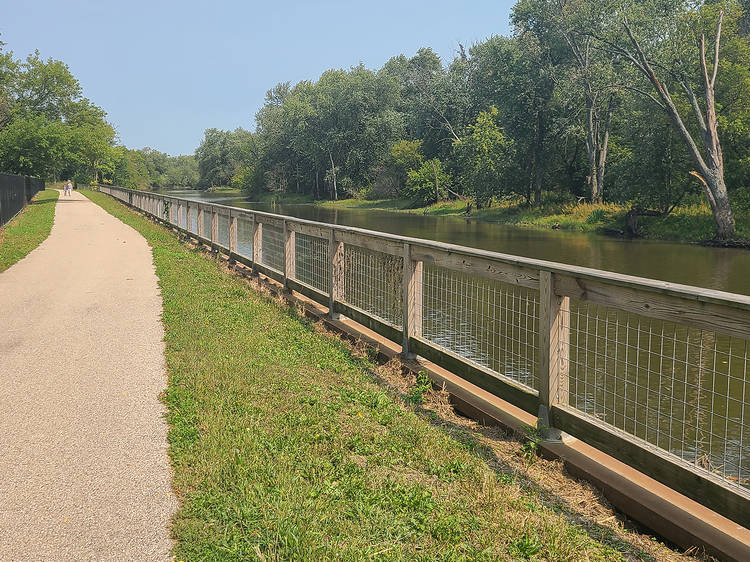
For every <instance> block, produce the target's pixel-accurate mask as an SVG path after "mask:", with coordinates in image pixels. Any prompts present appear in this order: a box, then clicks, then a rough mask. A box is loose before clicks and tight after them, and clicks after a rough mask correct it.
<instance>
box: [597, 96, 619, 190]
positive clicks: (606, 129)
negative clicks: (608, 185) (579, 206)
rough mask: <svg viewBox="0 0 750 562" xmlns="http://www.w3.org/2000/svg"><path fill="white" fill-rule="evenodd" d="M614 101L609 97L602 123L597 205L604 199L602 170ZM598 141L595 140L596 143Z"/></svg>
mask: <svg viewBox="0 0 750 562" xmlns="http://www.w3.org/2000/svg"><path fill="white" fill-rule="evenodd" d="M614 100H615V96H614V95H612V96H610V97H609V104H608V105H607V118H606V120H605V121H604V136H603V138H602V141H601V143H600V144H599V147H598V149H599V164H598V166H597V168H596V173H597V178H596V184H597V186H598V187H599V199H598V200H597V203H601V202H602V199H603V198H604V197H603V190H604V169H605V168H606V166H607V148H608V146H609V129H610V125H611V124H612V110H613V108H614ZM598 140H599V139H597V141H598Z"/></svg>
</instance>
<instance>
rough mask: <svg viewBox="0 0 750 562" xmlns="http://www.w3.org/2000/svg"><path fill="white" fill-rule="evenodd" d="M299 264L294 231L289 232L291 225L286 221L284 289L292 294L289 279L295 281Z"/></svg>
mask: <svg viewBox="0 0 750 562" xmlns="http://www.w3.org/2000/svg"><path fill="white" fill-rule="evenodd" d="M296 263H297V247H296V237H295V232H294V231H293V230H289V225H288V223H287V221H286V219H284V289H285V290H286V291H288V292H291V289H290V288H289V279H295V278H296V275H297V271H296Z"/></svg>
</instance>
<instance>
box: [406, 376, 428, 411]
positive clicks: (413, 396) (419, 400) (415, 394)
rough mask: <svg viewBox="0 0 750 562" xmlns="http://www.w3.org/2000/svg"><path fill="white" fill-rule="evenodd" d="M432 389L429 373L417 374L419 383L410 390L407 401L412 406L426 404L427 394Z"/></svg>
mask: <svg viewBox="0 0 750 562" xmlns="http://www.w3.org/2000/svg"><path fill="white" fill-rule="evenodd" d="M431 388H432V382H431V381H430V377H428V376H427V372H426V371H420V372H419V373H417V382H416V384H415V385H414V386H412V387H411V388H410V389H409V392H408V394H407V395H406V399H407V400H408V401H409V402H411V403H412V404H424V402H425V394H426V393H427V391H428V390H430V389H431Z"/></svg>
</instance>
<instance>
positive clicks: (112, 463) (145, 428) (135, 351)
mask: <svg viewBox="0 0 750 562" xmlns="http://www.w3.org/2000/svg"><path fill="white" fill-rule="evenodd" d="M161 310H162V303H161V297H160V294H159V288H158V285H157V278H156V274H155V272H154V266H153V262H152V256H151V250H150V248H149V246H148V245H147V243H146V241H145V239H144V238H143V237H142V236H141V235H140V234H138V233H137V232H136V231H135V230H133V229H132V228H130V227H129V226H126V225H124V224H123V223H121V222H120V221H118V220H117V219H115V218H114V217H112V216H111V215H109V214H107V213H106V212H105V211H104V210H102V209H101V208H99V207H98V206H97V205H95V204H94V203H91V202H90V201H89V200H88V199H86V198H85V197H83V196H82V195H80V194H78V193H73V195H72V197H63V196H62V195H61V196H60V200H59V202H58V203H57V208H56V212H55V223H54V226H53V228H52V232H51V234H50V236H49V238H47V239H46V240H45V241H44V242H43V243H42V244H41V245H40V246H39V247H38V248H37V249H35V250H34V251H33V252H31V253H30V254H29V255H28V256H26V258H24V259H23V260H21V261H20V262H18V263H17V264H15V265H14V266H12V267H11V268H9V269H8V270H7V271H5V272H3V273H0V560H3V561H6V560H169V559H170V550H171V548H172V541H171V538H170V531H169V525H170V519H171V516H172V514H173V513H174V512H175V510H176V508H177V502H176V500H175V498H174V496H173V494H172V488H171V469H170V466H169V460H168V457H167V424H166V422H165V421H164V414H165V408H164V405H163V404H162V403H161V402H160V400H159V393H161V392H162V391H163V390H164V389H165V387H166V373H165V364H164V342H163V339H164V331H163V327H162V324H161V320H160V315H161Z"/></svg>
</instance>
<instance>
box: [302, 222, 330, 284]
mask: <svg viewBox="0 0 750 562" xmlns="http://www.w3.org/2000/svg"><path fill="white" fill-rule="evenodd" d="M294 238H295V260H296V261H295V278H296V279H297V281H300V282H302V283H306V284H307V285H310V286H311V287H314V288H315V289H318V290H319V291H322V292H324V293H327V292H328V291H329V288H330V286H331V272H330V269H329V265H328V252H329V249H328V240H326V239H323V238H317V237H315V236H308V235H306V234H300V233H299V232H298V233H296V234H295V237H294Z"/></svg>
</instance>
